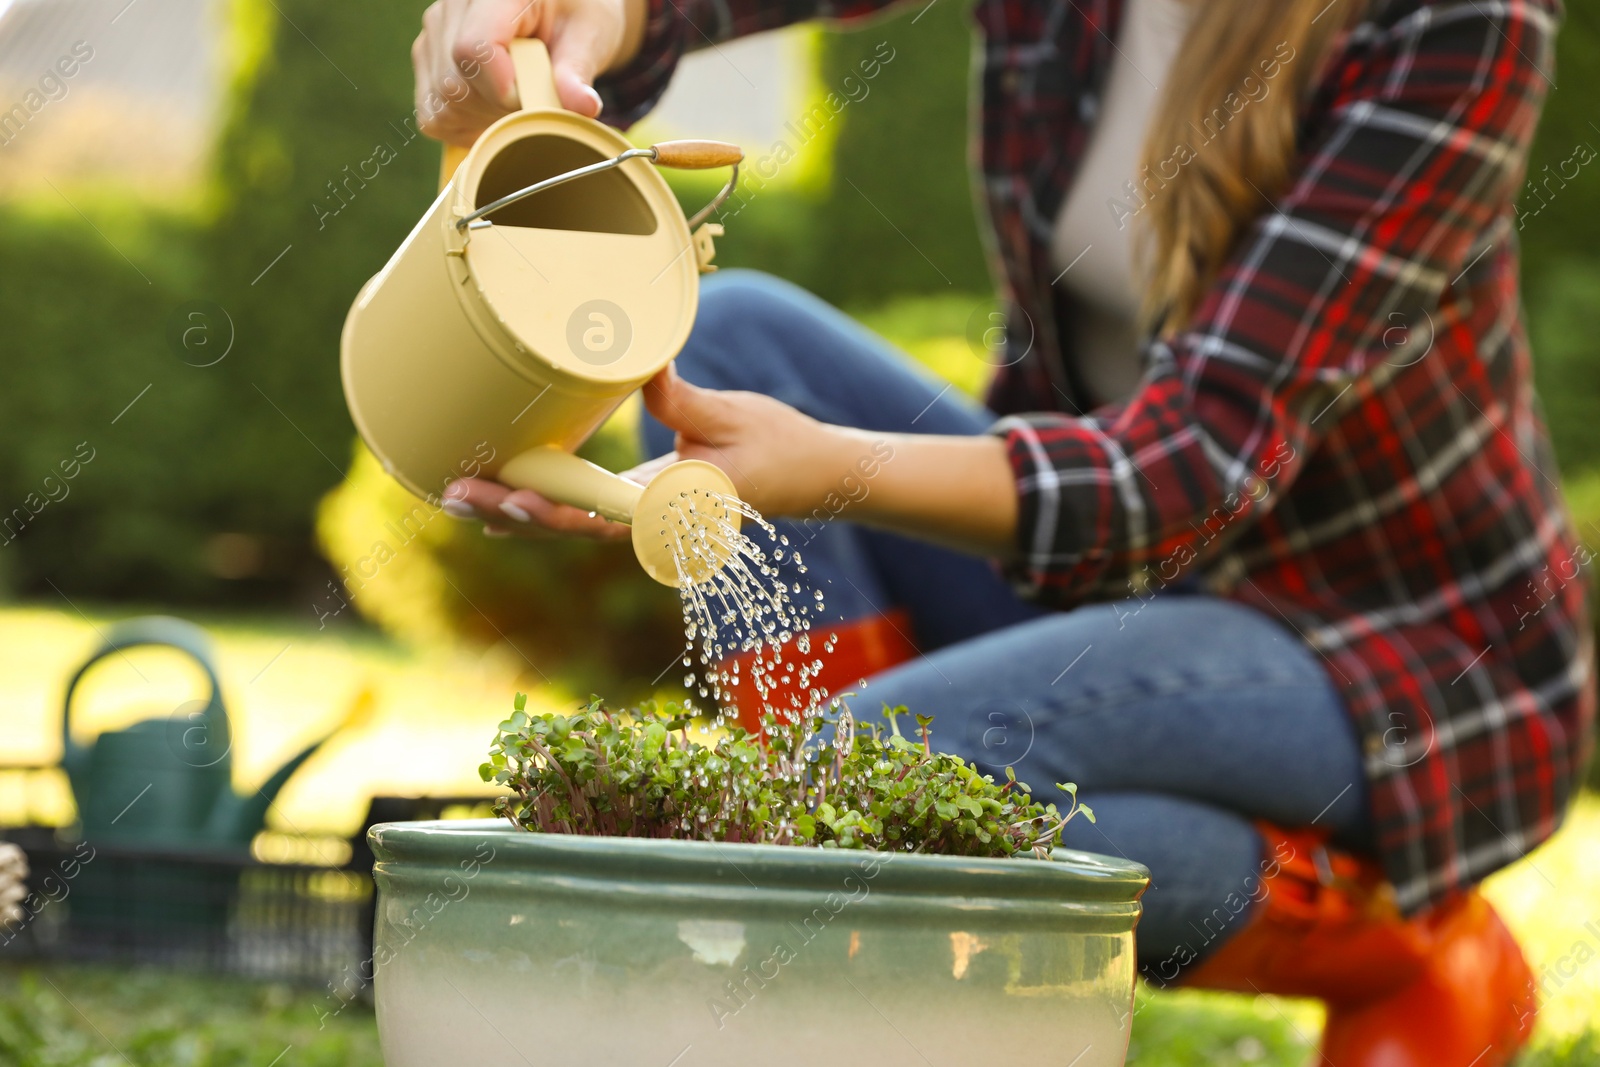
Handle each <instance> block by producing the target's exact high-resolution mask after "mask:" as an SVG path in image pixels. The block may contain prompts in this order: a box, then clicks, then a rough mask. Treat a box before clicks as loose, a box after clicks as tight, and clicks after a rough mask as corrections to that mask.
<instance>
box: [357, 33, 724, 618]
mask: <svg viewBox="0 0 1600 1067" xmlns="http://www.w3.org/2000/svg"><path fill="white" fill-rule="evenodd" d="M511 57H512V61H513V64H514V66H515V67H516V76H517V91H518V93H519V94H520V96H521V98H522V108H523V110H521V111H518V112H516V113H514V114H511V115H507V116H506V117H505V118H503V119H501V120H500V121H498V122H496V123H495V124H494V125H493V126H490V127H489V128H488V129H487V130H485V131H484V133H483V135H482V136H481V137H479V138H478V141H477V143H476V144H474V145H473V146H472V147H471V149H469V150H467V151H465V152H464V153H462V152H461V151H460V150H455V149H450V150H447V155H446V159H445V178H446V181H445V184H444V188H443V190H442V191H441V192H440V194H439V197H438V199H437V200H435V201H434V202H433V206H432V207H431V208H429V209H428V213H427V214H426V215H424V216H423V218H422V221H421V222H419V223H418V224H417V226H416V228H415V229H413V230H412V231H411V233H410V235H409V236H407V237H406V239H405V242H404V243H403V244H401V246H400V248H399V250H398V251H396V252H395V254H394V255H393V257H391V258H390V260H389V262H388V263H387V264H386V265H385V266H384V268H383V269H382V270H381V271H379V272H378V273H377V274H376V275H374V276H373V277H372V279H371V280H370V281H368V282H367V284H366V285H365V286H363V287H362V289H361V292H360V294H358V295H357V297H356V301H355V304H354V305H353V306H352V307H351V308H350V314H349V316H348V317H347V318H346V319H345V324H344V335H343V337H342V340H341V355H340V365H341V371H342V375H343V378H344V392H345V400H346V402H347V403H348V404H349V406H350V415H351V417H352V418H353V419H354V420H355V424H356V428H357V429H358V430H359V431H360V433H361V436H362V438H363V439H364V440H365V441H366V444H367V447H368V448H369V449H371V450H372V452H373V454H374V455H375V456H377V457H378V460H379V461H380V462H381V463H382V464H383V467H384V469H385V470H386V471H388V472H389V474H390V475H391V476H393V477H394V478H395V479H396V480H397V481H399V482H400V484H402V485H404V486H405V487H406V488H407V489H409V490H410V491H411V492H413V493H415V494H417V495H418V496H420V497H423V498H425V499H428V500H430V501H432V502H434V503H435V504H437V503H438V502H439V499H440V495H441V493H442V492H443V490H444V488H445V486H446V485H447V484H448V483H449V482H451V481H453V480H454V479H456V478H464V477H484V478H494V479H496V480H498V481H500V482H503V483H505V484H506V485H510V486H512V487H514V488H521V489H532V490H534V491H535V492H537V493H540V494H541V495H543V496H545V497H548V498H550V499H551V500H555V501H558V502H560V503H564V504H571V505H574V506H576V507H580V508H583V509H585V510H588V511H591V512H595V513H597V514H600V515H604V516H605V517H606V518H608V519H611V520H614V521H616V522H625V523H631V524H632V526H633V547H634V552H635V553H636V554H637V555H638V557H639V563H640V564H641V565H642V566H643V567H644V569H645V571H646V573H648V574H649V575H650V576H651V577H652V578H654V579H656V580H657V581H659V582H662V583H663V584H666V585H674V586H675V585H677V584H678V582H679V571H680V567H686V568H687V570H688V571H689V573H688V575H687V577H688V578H689V579H690V580H691V581H696V582H699V581H704V580H706V579H707V578H709V577H711V575H712V574H714V573H715V572H716V570H717V569H719V568H720V566H721V564H722V563H723V562H724V561H725V560H726V558H727V555H728V554H729V553H730V552H731V551H732V549H731V546H729V545H727V544H726V541H725V539H724V538H720V537H707V536H704V534H705V533H706V527H707V526H708V525H712V526H714V524H716V523H717V522H719V521H723V520H725V521H727V522H729V523H732V524H734V526H735V528H737V523H738V521H739V517H738V514H737V513H736V512H735V511H733V510H732V509H731V508H730V506H729V505H730V502H731V501H733V500H734V499H735V497H736V494H735V492H734V487H733V483H732V482H731V481H730V480H729V479H728V477H727V475H725V474H723V473H722V471H721V470H719V469H718V468H716V467H715V466H713V465H711V464H709V463H704V462H701V461H698V460H685V461H682V462H679V463H674V464H672V465H671V466H669V467H667V468H666V469H664V470H662V471H661V472H660V473H659V474H657V475H656V476H655V477H654V478H653V479H651V481H650V483H649V484H648V485H645V486H640V485H637V484H635V483H633V482H630V481H628V480H626V479H624V478H622V477H619V476H618V475H616V474H613V473H611V472H610V471H607V470H604V469H602V468H600V467H597V466H595V465H594V464H592V463H589V462H587V461H586V460H582V459H579V458H578V457H577V456H575V455H573V450H575V449H576V448H577V447H578V446H579V445H581V444H582V443H583V442H584V441H585V440H587V439H588V438H589V436H590V435H591V434H592V433H594V431H595V430H596V429H597V428H598V427H599V426H600V424H601V423H603V422H604V421H605V420H606V418H607V417H608V416H610V414H611V413H612V412H613V411H615V410H616V408H617V406H618V405H619V404H621V403H622V401H623V400H624V399H626V398H627V397H628V396H629V395H630V394H631V393H633V392H634V391H635V390H636V389H638V388H639V387H640V386H641V385H643V384H644V383H645V382H646V381H648V380H649V379H650V378H651V377H652V376H653V375H655V374H656V372H657V371H660V370H661V369H662V368H664V367H665V366H666V365H667V364H668V363H670V362H671V361H672V359H673V357H674V356H676V355H677V354H678V350H679V349H680V348H682V347H683V343H684V341H685V340H686V339H687V338H688V336H689V329H690V327H691V326H692V325H693V323H694V315H695V308H696V305H697V303H698V301H699V294H700V274H701V272H703V271H710V270H714V269H716V268H715V267H713V266H712V265H711V259H712V256H713V255H714V254H715V249H714V247H713V245H712V238H713V237H714V236H716V235H719V234H721V232H722V227H721V226H718V225H717V224H715V223H705V224H704V225H699V224H700V223H701V221H702V220H703V219H704V218H705V217H706V216H708V215H709V214H710V213H711V212H712V211H713V210H715V209H716V208H717V207H718V206H719V205H720V204H721V203H722V202H723V200H725V199H726V198H727V196H728V195H729V194H730V193H731V192H732V191H733V188H734V183H735V182H736V181H737V180H738V173H739V171H738V165H739V162H740V160H741V159H742V158H743V153H742V152H741V151H740V150H739V149H738V148H737V147H735V146H733V145H728V144H723V143H721V142H717V141H669V142H664V143H661V144H657V145H654V146H652V147H650V148H634V147H633V146H632V145H631V144H629V142H628V141H627V140H625V139H624V138H623V137H622V135H621V134H619V133H618V132H617V131H615V130H613V129H611V128H610V127H608V126H604V125H602V124H600V123H599V122H596V121H594V120H592V119H586V118H583V117H581V116H579V115H576V114H574V113H572V112H570V111H564V110H562V109H561V107H560V105H559V104H558V102H557V99H556V92H555V83H554V80H553V79H552V77H551V73H550V60H549V56H548V54H547V53H546V51H545V47H544V44H543V43H542V42H539V41H534V40H519V41H515V42H513V43H512V46H511ZM659 166H668V167H680V168H693V169H705V168H711V167H723V166H730V167H732V168H733V172H732V176H731V177H730V178H729V181H728V183H727V185H726V186H724V188H723V189H722V191H721V192H720V193H719V194H718V195H717V197H716V199H714V200H713V201H712V202H711V203H710V204H708V205H707V206H706V207H705V208H704V209H703V210H701V211H700V212H698V213H697V214H696V215H695V216H694V218H692V219H686V218H684V214H683V210H682V209H681V208H680V207H679V206H678V202H677V199H676V198H675V197H674V196H673V195H672V191H671V189H670V188H669V187H668V186H667V183H666V180H665V179H663V178H662V176H661V175H660V174H659V173H658V172H657V171H656V169H655V168H656V167H659ZM697 225H698V228H696V226H697ZM697 535H698V536H697ZM691 538H695V539H696V540H697V543H698V544H699V546H700V548H699V551H698V552H697V553H695V555H694V558H693V559H692V560H685V559H684V553H683V552H682V551H681V550H676V549H675V545H677V544H678V543H679V542H682V541H685V540H689V539H691Z"/></svg>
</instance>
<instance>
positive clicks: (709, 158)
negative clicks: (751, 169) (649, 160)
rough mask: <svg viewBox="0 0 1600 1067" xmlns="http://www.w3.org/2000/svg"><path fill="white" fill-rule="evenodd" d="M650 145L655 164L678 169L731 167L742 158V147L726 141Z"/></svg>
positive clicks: (664, 142)
mask: <svg viewBox="0 0 1600 1067" xmlns="http://www.w3.org/2000/svg"><path fill="white" fill-rule="evenodd" d="M650 147H651V148H654V149H655V152H656V166H658V167H675V168H677V169H678V170H710V169H711V168H713V167H731V166H733V165H734V164H735V163H738V162H740V161H742V160H743V159H744V149H742V148H740V147H739V146H738V145H736V144H728V143H727V142H726V141H662V142H661V143H660V144H655V145H651V146H650Z"/></svg>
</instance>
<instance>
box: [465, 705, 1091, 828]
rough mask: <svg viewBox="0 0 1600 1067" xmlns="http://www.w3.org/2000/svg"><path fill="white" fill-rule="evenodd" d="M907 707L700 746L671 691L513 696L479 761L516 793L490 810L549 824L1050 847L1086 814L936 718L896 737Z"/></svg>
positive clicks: (1071, 792) (726, 736)
mask: <svg viewBox="0 0 1600 1067" xmlns="http://www.w3.org/2000/svg"><path fill="white" fill-rule="evenodd" d="M905 714H906V711H905V709H904V708H897V709H889V708H885V709H884V715H885V717H886V719H887V720H888V729H887V730H885V729H883V728H881V727H878V726H876V725H874V726H858V725H856V723H855V720H854V718H853V717H852V716H851V714H850V712H849V711H848V709H846V710H845V711H843V713H842V714H841V716H840V719H839V721H838V722H837V723H836V724H834V725H833V726H831V727H826V728H824V729H823V730H821V731H820V732H813V731H814V728H815V726H816V723H815V722H814V721H813V720H807V721H804V722H787V721H779V722H773V723H770V724H769V725H768V729H767V732H766V734H765V737H764V738H758V737H756V736H754V735H752V734H749V733H747V732H745V731H744V730H743V729H740V728H739V727H732V728H730V729H729V730H727V731H726V732H725V733H721V734H719V735H718V736H717V737H716V738H715V739H714V740H708V741H707V742H706V743H701V742H699V741H695V740H693V739H692V738H691V737H690V735H689V727H690V724H691V722H692V719H691V717H690V716H689V715H688V714H686V713H685V712H684V711H683V709H681V708H679V707H678V706H677V705H675V704H667V705H665V706H664V707H663V706H659V705H655V704H649V705H645V706H643V707H641V708H639V709H636V710H634V711H630V712H612V711H610V710H608V709H607V708H606V707H605V705H604V704H603V703H602V702H601V700H600V699H599V698H598V697H596V698H593V699H591V700H590V702H589V703H588V704H586V705H584V706H583V707H581V708H580V709H579V710H578V711H577V712H576V713H575V714H572V715H560V714H543V715H539V714H534V715H530V714H529V713H528V711H527V699H526V697H525V696H523V695H521V694H518V696H517V699H516V710H515V712H514V713H513V714H512V716H511V718H509V719H507V720H506V721H504V722H502V723H501V724H500V735H499V737H497V738H496V739H495V743H494V745H493V746H492V747H491V749H490V751H489V760H488V762H487V763H485V764H483V766H482V767H480V768H479V773H480V775H481V776H482V778H483V780H484V781H486V782H495V783H498V784H500V785H503V786H505V787H506V788H508V789H510V790H511V795H510V796H506V797H502V798H500V799H499V800H498V801H496V803H495V811H496V812H497V813H498V814H501V815H504V816H505V817H506V818H508V819H510V820H511V822H512V823H514V824H515V825H517V826H520V827H522V828H524V829H527V830H535V831H539V832H543V833H561V834H580V835H588V836H602V837H654V838H679V839H684V840H706V841H735V842H745V843H766V844H780V845H814V846H821V847H823V848H854V849H874V850H879V851H917V852H927V853H933V854H943V855H959V856H991V857H1004V856H1015V855H1027V854H1032V855H1038V856H1046V855H1048V854H1049V852H1050V850H1051V849H1052V848H1053V847H1054V846H1055V845H1056V844H1057V843H1059V841H1060V837H1061V829H1062V827H1063V826H1065V825H1066V823H1067V821H1068V820H1069V819H1071V818H1073V817H1074V816H1076V815H1078V814H1082V815H1083V816H1084V817H1085V818H1087V819H1089V820H1091V821H1092V820H1093V819H1094V813H1093V812H1092V811H1090V810H1089V808H1088V807H1087V806H1086V805H1083V804H1079V803H1078V802H1077V795H1076V794H1077V789H1076V787H1075V786H1073V785H1072V784H1070V783H1063V784H1059V785H1058V786H1057V788H1059V789H1061V790H1062V791H1063V792H1064V793H1065V794H1066V796H1067V797H1068V798H1069V800H1070V804H1069V806H1068V809H1067V811H1066V812H1065V813H1064V814H1063V813H1062V812H1060V811H1058V810H1057V808H1056V807H1055V805H1053V804H1039V803H1036V802H1035V801H1034V800H1033V799H1032V797H1031V796H1029V790H1028V787H1027V785H1025V784H1024V783H1021V782H1018V781H1017V780H1016V777H1015V775H1014V774H1013V773H1012V772H1011V771H1010V770H1009V769H1008V770H1007V772H1006V781H1005V782H1004V783H1003V784H996V783H995V781H994V779H993V778H991V777H989V776H987V775H983V774H980V773H979V772H978V770H977V768H975V767H974V766H972V765H971V764H969V763H967V762H966V761H965V760H962V759H961V758H959V757H957V756H951V755H945V754H942V753H938V752H935V751H934V750H933V747H932V740H931V733H930V725H931V723H932V721H933V720H932V717H931V716H924V715H918V716H916V735H917V736H916V737H915V739H913V738H908V737H906V736H904V735H903V734H902V733H901V732H900V721H899V720H900V718H901V717H902V716H903V715H905Z"/></svg>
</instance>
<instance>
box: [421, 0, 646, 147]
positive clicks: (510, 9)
mask: <svg viewBox="0 0 1600 1067" xmlns="http://www.w3.org/2000/svg"><path fill="white" fill-rule="evenodd" d="M644 20H645V6H644V0H436V2H435V3H434V4H432V5H431V6H430V7H429V8H428V10H427V11H426V12H425V13H424V14H423V16H422V33H421V34H419V35H418V36H417V40H416V43H415V44H413V45H412V46H411V65H412V67H413V68H414V69H415V70H416V76H417V88H416V104H417V126H418V128H419V129H420V130H422V132H423V133H425V134H427V135H428V136H429V137H434V138H437V139H439V140H441V141H447V142H449V143H450V144H457V145H470V144H471V143H472V142H473V141H475V140H476V139H477V137H478V135H479V134H480V133H482V132H483V131H484V130H485V129H486V128H487V127H488V126H489V124H490V123H492V122H494V121H495V120H496V119H499V118H501V117H502V116H504V115H507V114H510V113H511V112H512V111H514V110H516V108H517V105H518V100H517V87H516V73H515V70H514V69H513V67H512V65H511V52H510V50H509V47H508V46H509V45H510V43H511V41H513V40H515V39H516V38H518V37H537V38H539V39H540V40H541V41H543V42H545V44H546V45H547V46H548V47H549V49H550V63H551V67H552V70H553V72H554V74H555V82H556V94H557V96H559V97H560V99H561V106H562V107H564V108H566V109H568V110H569V111H576V112H577V113H578V114H580V115H586V116H588V117H590V118H594V117H595V116H597V115H599V114H600V95H599V94H598V93H596V92H595V91H594V80H595V78H597V77H599V76H600V75H601V74H604V73H605V72H606V71H608V70H613V69H615V68H617V67H620V66H623V65H625V64H626V63H627V62H628V61H629V60H631V59H632V58H633V57H634V56H635V55H636V54H637V53H638V51H639V45H640V42H641V40H642V38H643V36H644Z"/></svg>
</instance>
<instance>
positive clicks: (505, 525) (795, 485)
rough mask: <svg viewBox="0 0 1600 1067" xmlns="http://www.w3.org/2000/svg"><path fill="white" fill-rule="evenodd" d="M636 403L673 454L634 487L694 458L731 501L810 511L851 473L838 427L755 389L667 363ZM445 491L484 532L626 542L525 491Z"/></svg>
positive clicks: (453, 510)
mask: <svg viewBox="0 0 1600 1067" xmlns="http://www.w3.org/2000/svg"><path fill="white" fill-rule="evenodd" d="M644 402H645V406H646V407H647V408H649V409H650V413H651V414H652V415H654V416H655V417H656V418H658V419H660V420H661V421H662V422H663V423H664V424H666V425H667V426H668V427H670V428H671V429H673V430H676V431H677V434H678V438H677V449H676V451H674V452H669V453H668V454H666V455H664V456H659V457H657V458H656V459H652V460H650V461H648V462H646V463H641V464H640V465H639V466H637V467H635V468H633V469H632V470H630V471H625V472H624V473H623V475H622V476H623V477H624V478H627V479H628V480H629V481H632V482H636V483H638V484H639V485H644V484H646V483H648V482H649V481H650V480H651V479H652V478H654V477H655V476H656V474H657V473H658V472H660V470H661V469H662V468H663V467H666V466H668V465H669V464H672V463H676V462H677V461H678V460H680V459H703V460H706V461H707V462H710V463H714V464H716V465H717V466H718V467H720V468H722V470H723V471H724V472H726V473H727V475H728V477H730V478H732V479H733V484H734V487H735V488H736V489H737V490H738V492H739V496H740V498H741V499H742V500H744V501H746V502H747V503H749V504H750V505H751V506H752V507H754V508H755V509H756V510H757V511H760V512H761V513H762V514H763V515H766V516H769V517H778V516H784V515H809V514H811V513H812V512H813V511H814V510H816V508H818V507H819V506H821V504H822V501H823V500H824V498H826V497H827V496H828V494H829V493H831V492H834V491H835V490H836V489H837V487H838V486H839V483H840V481H841V479H843V478H845V477H846V476H848V475H849V474H850V473H851V464H852V463H853V462H854V461H855V457H854V454H853V452H852V451H851V447H850V444H849V439H848V436H847V432H846V431H842V430H840V429H839V428H838V427H834V426H828V425H825V424H824V423H820V422H818V421H816V420H815V419H813V418H810V417H809V416H806V415H802V414H801V413H800V412H798V411H796V410H795V409H794V408H792V407H790V406H789V405H787V404H785V403H783V402H781V401H778V400H774V399H772V398H771V397H769V396H762V395H761V394H759V393H736V392H722V391H718V390H715V389H702V388H700V387H699V386H695V385H690V384H689V383H688V382H686V381H684V380H683V379H682V378H679V377H678V373H677V371H675V370H674V369H672V368H671V367H668V368H667V369H666V370H664V371H662V372H661V373H660V374H658V375H656V376H655V378H653V379H651V381H650V382H649V383H648V384H646V385H645V387H644ZM444 495H445V504H444V508H445V511H446V512H448V513H449V514H451V515H454V516H455V517H456V518H462V519H468V518H471V519H478V520H481V521H482V522H484V523H485V524H486V525H485V531H484V532H485V533H487V534H489V535H490V536H503V535H505V534H508V533H515V534H517V535H519V536H523V537H534V538H543V537H550V536H552V535H565V536H578V537H588V538H592V539H594V540H599V541H615V540H622V539H625V538H627V537H628V536H629V529H628V527H627V526H624V525H622V524H621V523H614V522H608V521H607V520H605V519H602V518H598V517H595V518H591V517H590V515H589V513H588V512H587V511H584V510H582V509H580V508H575V507H570V506H568V505H566V504H556V503H553V502H552V501H550V500H547V499H545V498H544V497H542V496H540V495H539V494H538V493H535V492H533V491H531V490H528V489H509V488H507V487H506V486H504V485H501V484H500V483H498V482H490V481H485V480H483V479H481V478H471V479H464V480H462V481H458V482H453V483H452V484H451V485H450V486H449V487H448V488H447V489H446V490H445V494H444Z"/></svg>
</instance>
